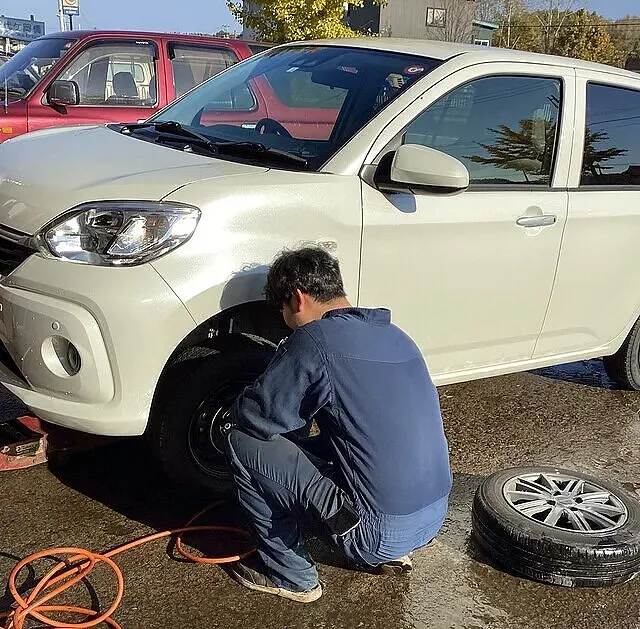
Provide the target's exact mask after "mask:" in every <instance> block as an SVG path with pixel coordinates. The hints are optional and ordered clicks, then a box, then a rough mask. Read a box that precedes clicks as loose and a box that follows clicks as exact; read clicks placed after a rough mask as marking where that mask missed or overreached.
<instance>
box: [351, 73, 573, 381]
mask: <svg viewBox="0 0 640 629" xmlns="http://www.w3.org/2000/svg"><path fill="white" fill-rule="evenodd" d="M574 102H575V74H574V71H573V70H571V69H564V68H559V67H553V66H538V65H534V64H519V63H492V64H482V65H479V66H472V67H470V68H467V69H464V70H461V71H459V72H456V73H453V74H452V75H450V76H449V77H448V78H446V79H445V80H443V81H440V82H439V83H438V84H437V85H436V86H434V87H432V88H431V90H429V91H427V92H426V94H425V95H423V97H422V98H421V99H418V101H416V102H415V103H413V104H412V105H411V106H410V107H408V108H407V109H406V110H405V112H404V113H403V114H402V115H401V116H399V117H397V118H396V120H394V121H393V122H392V123H391V126H392V128H393V130H394V132H395V137H394V140H392V142H391V143H390V144H388V145H386V147H382V146H374V148H373V151H372V152H371V153H370V157H372V156H373V155H377V157H376V159H375V160H370V161H375V162H377V166H376V168H377V172H378V174H379V173H380V172H381V171H384V169H385V168H388V167H389V164H390V158H391V155H390V153H391V152H392V151H393V149H394V148H397V146H398V145H399V144H400V143H404V144H407V143H413V144H421V145H424V146H428V147H431V148H434V149H437V150H439V151H442V152H444V153H447V154H449V155H451V156H453V157H456V158H457V159H458V160H460V161H461V162H462V163H464V164H465V166H466V167H467V169H468V170H469V174H470V186H469V188H468V189H467V190H466V191H464V192H461V193H455V194H452V193H442V192H440V193H438V192H434V191H430V190H421V191H420V190H411V189H406V190H397V189H396V191H384V190H381V189H379V188H378V187H377V186H376V185H375V183H374V182H373V181H372V180H371V179H370V178H368V177H366V176H365V179H369V181H368V183H367V182H365V183H364V184H363V222H364V225H363V246H362V269H361V281H360V294H359V303H360V304H362V305H365V306H387V307H389V308H391V310H392V313H393V319H394V321H395V323H396V324H398V325H400V326H401V327H402V328H404V329H405V330H406V331H407V332H408V333H409V334H410V335H411V336H412V337H413V338H414V339H415V341H416V342H417V344H418V345H419V347H420V348H421V350H422V352H423V354H424V355H425V357H426V358H427V360H428V363H429V366H430V369H431V371H432V373H433V374H434V375H435V376H436V380H437V381H438V382H440V383H446V382H454V381H460V380H465V379H469V378H474V377H481V376H483V375H490V374H496V373H500V372H507V371H512V370H514V369H517V368H519V367H520V366H523V365H525V364H526V362H527V361H528V360H530V359H531V357H532V355H533V352H534V347H535V343H536V340H537V338H538V336H539V334H540V331H541V329H542V325H543V321H544V317H545V313H546V310H547V306H548V304H549V298H550V295H551V290H552V286H553V281H554V274H555V271H556V265H557V260H558V255H559V251H560V245H561V240H562V232H563V228H564V225H565V221H566V215H567V203H568V201H567V198H568V193H567V190H566V185H567V184H566V182H567V173H568V168H569V159H570V151H571V139H572V128H573V115H574ZM425 104H426V106H425ZM396 128H397V131H395V129H396ZM383 136H384V137H387V138H388V137H389V135H388V133H386V134H383ZM385 156H386V157H385ZM367 170H368V171H369V172H372V171H371V168H370V167H367V168H365V171H363V172H367Z"/></svg>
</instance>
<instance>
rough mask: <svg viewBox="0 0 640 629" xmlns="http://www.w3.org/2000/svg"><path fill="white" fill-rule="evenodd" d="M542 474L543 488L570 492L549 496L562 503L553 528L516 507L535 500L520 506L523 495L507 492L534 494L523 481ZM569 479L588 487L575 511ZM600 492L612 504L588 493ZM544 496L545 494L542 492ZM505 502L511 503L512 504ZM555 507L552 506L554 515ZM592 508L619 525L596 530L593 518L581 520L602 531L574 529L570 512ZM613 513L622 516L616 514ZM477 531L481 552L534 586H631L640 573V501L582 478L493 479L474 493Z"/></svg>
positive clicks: (507, 474) (515, 471)
mask: <svg viewBox="0 0 640 629" xmlns="http://www.w3.org/2000/svg"><path fill="white" fill-rule="evenodd" d="M543 475H544V476H543ZM536 476H537V477H538V481H537V482H538V484H539V485H540V486H541V487H543V488H544V487H547V486H548V487H549V488H554V487H555V488H557V490H558V491H564V494H563V493H561V494H559V495H556V496H553V492H551V491H550V492H549V493H550V496H549V499H550V500H552V501H553V502H556V501H557V502H556V511H555V513H558V512H559V511H562V517H561V518H560V519H559V520H558V524H557V525H555V526H553V525H550V524H544V523H543V522H542V521H541V520H542V519H544V518H545V517H548V515H547V512H546V511H543V512H542V513H538V514H535V515H531V513H532V512H530V515H525V514H523V513H522V512H521V511H519V510H518V509H517V507H516V506H514V502H517V503H518V504H519V506H520V508H523V505H525V504H528V506H529V508H532V503H531V501H530V500H524V499H522V500H517V497H518V496H519V494H513V493H510V492H509V490H510V489H515V490H519V489H520V490H521V489H528V488H529V486H527V485H523V483H522V481H523V477H525V478H527V479H530V478H532V477H536ZM565 477H566V478H569V479H573V480H572V481H571V482H574V481H575V482H584V483H585V484H584V486H583V489H582V493H580V494H579V495H578V498H579V500H578V499H572V500H573V505H572V504H571V503H570V502H569V500H570V498H569V497H568V496H567V493H568V490H569V489H570V488H571V485H565V486H564V490H563V489H562V487H563V483H564V480H562V479H563V478H565ZM514 479H520V482H519V483H518V481H517V480H516V481H514ZM543 479H546V480H543ZM550 479H551V480H550ZM553 479H555V480H556V482H554V481H553ZM576 479H577V481H576ZM595 490H602V491H603V492H604V493H608V494H609V495H610V499H609V500H608V501H607V502H606V503H605V502H597V501H594V500H589V499H588V495H589V493H591V492H592V491H595ZM576 491H577V490H576ZM533 494H535V491H533ZM541 495H542V496H544V492H541ZM601 495H604V494H601ZM507 496H509V497H511V498H512V500H511V502H510V501H509V499H508V498H507ZM580 496H585V497H586V498H587V499H585V500H583V499H582V498H580ZM542 499H543V500H546V498H544V497H543V498H542ZM547 504H549V503H548V502H547ZM589 505H591V506H589ZM598 505H600V506H598ZM612 505H613V506H612ZM540 508H542V507H540ZM552 508H553V505H551V504H549V507H548V509H549V514H550V513H551V509H552ZM592 508H595V509H599V510H600V513H603V512H604V511H605V510H606V511H607V512H608V513H609V515H608V516H607V517H608V518H609V519H610V520H611V521H612V522H615V524H614V525H613V526H611V525H605V524H604V523H603V522H602V521H601V522H600V523H599V524H596V521H595V520H591V519H590V518H592V517H594V516H591V515H590V516H584V515H583V517H587V520H586V522H587V524H588V525H589V527H592V528H594V529H598V527H600V526H602V527H603V528H601V529H599V530H592V531H581V530H576V529H575V528H574V527H572V526H571V518H572V517H573V516H570V514H569V513H568V512H569V511H572V512H573V513H574V515H575V514H576V513H577V512H578V511H579V512H580V513H581V514H585V513H586V512H587V510H588V509H592ZM612 509H615V510H616V511H618V512H624V513H623V514H622V515H619V516H618V515H616V516H614V515H613V514H612V513H613V511H612ZM532 510H535V509H532ZM472 533H473V536H474V537H475V539H476V541H477V543H478V546H479V547H480V548H481V549H482V550H483V551H484V553H485V554H486V555H487V556H488V557H489V558H491V559H492V560H493V561H495V563H496V564H498V565H500V566H502V567H503V568H505V569H506V570H507V571H509V572H511V573H513V574H516V575H518V576H523V577H526V578H528V579H532V580H534V581H541V582H543V583H551V584H554V585H563V586H567V587H600V586H607V585H614V584H616V583H622V582H624V581H628V580H629V579H631V578H633V577H634V576H635V575H636V574H637V573H638V572H639V571H640V503H639V502H638V501H637V500H635V499H634V498H632V497H631V496H630V495H629V494H627V493H626V492H625V491H624V490H623V489H621V488H620V487H618V486H616V485H614V484H612V483H608V482H605V481H601V480H598V479H595V478H593V477H591V476H587V475H584V474H581V473H579V472H574V471H569V470H559V469H555V468H549V467H535V468H534V467H531V468H512V469H507V470H503V471H500V472H497V473H496V474H493V475H492V476H490V477H489V478H487V479H486V480H485V481H484V482H483V483H482V485H480V487H479V488H478V490H477V491H476V494H475V497H474V501H473V509H472Z"/></svg>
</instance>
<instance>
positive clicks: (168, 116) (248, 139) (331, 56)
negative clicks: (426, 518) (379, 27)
mask: <svg viewBox="0 0 640 629" xmlns="http://www.w3.org/2000/svg"><path fill="white" fill-rule="evenodd" d="M441 63H442V62H441V61H438V60H435V59H429V58H425V57H417V56H412V55H406V54H400V53H393V52H385V51H380V50H369V49H363V48H348V47H337V46H312V45H310V46H291V47H287V48H278V49H275V50H272V51H271V52H267V53H265V54H263V55H262V56H261V57H259V58H252V59H248V60H247V61H244V62H242V63H240V64H238V65H236V66H233V67H232V68H230V69H229V70H227V71H226V72H223V73H222V74H219V75H218V76H216V77H214V78H212V79H210V80H209V81H207V82H206V83H204V84H203V85H201V86H200V87H198V88H196V89H195V90H194V91H192V92H190V93H189V94H187V95H186V96H184V97H183V98H182V99H180V100H179V101H177V102H176V103H174V104H173V105H171V106H169V107H168V108H167V109H165V110H164V111H163V112H161V113H160V114H158V115H157V116H155V117H153V118H151V120H152V121H154V122H169V121H172V122H177V123H179V124H180V125H181V126H182V127H184V128H187V129H191V130H193V131H195V132H197V133H199V134H201V135H202V136H205V137H206V138H208V139H210V140H211V141H212V142H214V143H226V144H227V146H231V143H245V144H249V143H259V144H260V145H262V146H263V147H264V148H265V149H267V150H266V151H262V153H260V154H258V153H256V155H254V156H253V161H259V160H260V159H264V160H266V159H268V157H269V152H271V153H272V154H273V151H281V152H286V153H287V154H289V155H292V156H295V157H296V158H302V160H298V161H304V162H305V163H306V164H307V166H308V168H311V169H318V168H320V166H322V164H324V163H325V162H326V161H327V160H328V159H329V158H330V157H331V156H332V155H333V154H334V153H335V152H336V151H337V150H338V149H339V148H340V147H342V146H343V145H344V144H345V143H346V142H347V141H349V139H351V138H352V137H353V136H354V135H355V134H356V133H357V132H358V131H359V130H360V129H361V128H362V127H363V126H364V125H365V124H366V123H367V122H369V120H371V119H372V118H373V117H374V116H375V115H376V114H377V113H378V112H379V111H381V110H382V109H383V108H384V107H385V106H386V105H387V104H388V103H390V102H391V101H392V100H394V99H395V98H397V96H398V95H399V94H400V93H402V91H403V90H405V89H406V88H407V87H408V86H410V85H411V84H413V83H414V82H415V81H417V80H419V79H420V78H421V77H423V76H425V75H426V74H427V73H428V72H430V71H431V70H433V69H434V68H435V67H437V66H438V65H440V64H441Z"/></svg>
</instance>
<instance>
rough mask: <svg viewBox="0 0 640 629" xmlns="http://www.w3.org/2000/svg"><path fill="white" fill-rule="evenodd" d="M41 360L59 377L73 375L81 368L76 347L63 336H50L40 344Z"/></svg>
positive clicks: (80, 360)
mask: <svg viewBox="0 0 640 629" xmlns="http://www.w3.org/2000/svg"><path fill="white" fill-rule="evenodd" d="M41 351H42V360H43V361H44V364H45V365H46V366H47V368H48V369H49V371H51V372H52V373H53V374H55V375H56V376H58V377H60V378H69V377H71V376H75V375H76V374H77V373H78V372H79V371H80V369H81V368H82V359H81V358H80V352H79V351H78V348H77V347H76V346H75V345H74V344H73V343H72V342H71V341H70V340H69V339H66V338H64V337H63V336H51V337H49V338H48V339H46V340H45V341H44V343H43V344H42V350H41Z"/></svg>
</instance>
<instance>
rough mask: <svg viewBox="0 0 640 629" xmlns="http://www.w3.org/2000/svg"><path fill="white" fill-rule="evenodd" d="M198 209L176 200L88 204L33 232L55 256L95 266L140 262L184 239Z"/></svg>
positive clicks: (197, 218)
mask: <svg viewBox="0 0 640 629" xmlns="http://www.w3.org/2000/svg"><path fill="white" fill-rule="evenodd" d="M199 220H200V210H199V209H198V208H196V207H192V206H189V205H183V204H179V203H160V202H158V203H153V202H145V201H122V202H117V201H113V202H111V201H108V202H106V201H105V202H97V203H88V204H85V205H82V206H80V207H78V208H76V209H75V210H74V211H73V212H71V213H70V214H67V215H66V216H63V217H62V218H59V219H57V220H56V221H55V222H53V223H52V224H50V225H49V226H47V227H45V228H44V229H43V230H42V232H41V233H40V234H39V235H38V237H37V240H38V243H39V245H40V248H41V249H42V250H43V251H44V252H45V253H48V254H53V255H54V256H56V257H58V258H65V259H67V260H73V261H75V262H82V263H84V264H95V265H100V266H123V265H133V264H141V263H143V262H148V261H149V260H153V259H155V258H157V257H159V256H161V255H163V254H165V253H167V252H168V251H171V250H172V249H175V248H176V247H179V246H180V245H181V244H183V243H185V242H186V241H187V240H189V238H191V236H192V235H193V232H194V231H195V229H196V226H197V224H198V221H199Z"/></svg>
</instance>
